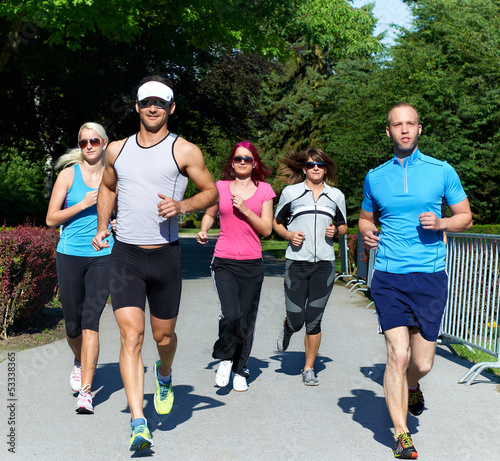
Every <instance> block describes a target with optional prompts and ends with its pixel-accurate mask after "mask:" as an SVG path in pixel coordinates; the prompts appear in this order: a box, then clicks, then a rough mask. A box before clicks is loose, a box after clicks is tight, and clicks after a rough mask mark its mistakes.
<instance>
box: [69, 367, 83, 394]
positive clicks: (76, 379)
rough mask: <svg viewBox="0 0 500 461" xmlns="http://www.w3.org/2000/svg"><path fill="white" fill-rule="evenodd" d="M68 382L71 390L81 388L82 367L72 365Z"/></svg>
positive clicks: (74, 390)
mask: <svg viewBox="0 0 500 461" xmlns="http://www.w3.org/2000/svg"><path fill="white" fill-rule="evenodd" d="M69 384H70V386H71V389H73V392H78V391H79V390H80V389H81V388H82V368H81V367H79V366H77V365H74V366H73V370H72V371H71V375H70V376H69Z"/></svg>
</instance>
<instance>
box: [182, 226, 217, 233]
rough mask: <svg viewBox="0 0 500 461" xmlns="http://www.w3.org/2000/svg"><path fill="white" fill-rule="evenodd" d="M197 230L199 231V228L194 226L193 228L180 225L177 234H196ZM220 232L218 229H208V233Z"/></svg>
mask: <svg viewBox="0 0 500 461" xmlns="http://www.w3.org/2000/svg"><path fill="white" fill-rule="evenodd" d="M198 232H200V229H198V228H195V229H186V228H185V227H182V228H181V229H179V234H184V235H196V234H197V233H198ZM219 232H220V229H210V230H209V231H208V234H218V233H219Z"/></svg>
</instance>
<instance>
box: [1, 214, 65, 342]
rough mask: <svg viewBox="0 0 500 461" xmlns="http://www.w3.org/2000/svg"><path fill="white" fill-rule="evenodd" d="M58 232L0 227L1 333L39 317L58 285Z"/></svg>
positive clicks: (28, 227)
mask: <svg viewBox="0 0 500 461" xmlns="http://www.w3.org/2000/svg"><path fill="white" fill-rule="evenodd" d="M57 241H58V233H57V230H56V229H47V228H37V227H34V226H32V225H30V224H25V225H23V226H17V227H14V228H12V229H7V228H5V227H2V228H0V334H1V335H2V336H3V337H4V338H7V329H8V328H9V327H10V326H13V325H14V324H17V323H22V322H23V321H27V320H32V319H34V318H36V317H37V316H39V315H40V314H41V312H42V309H43V307H44V306H45V304H46V303H47V302H49V301H50V300H51V299H52V298H53V297H54V293H55V289H56V286H57V274H56V251H55V250H56V245H57Z"/></svg>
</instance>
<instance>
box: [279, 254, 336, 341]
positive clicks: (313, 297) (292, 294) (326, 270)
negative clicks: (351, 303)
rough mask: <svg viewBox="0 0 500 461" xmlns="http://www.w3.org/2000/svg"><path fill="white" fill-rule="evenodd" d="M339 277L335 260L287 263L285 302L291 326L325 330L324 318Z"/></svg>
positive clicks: (291, 328)
mask: <svg viewBox="0 0 500 461" xmlns="http://www.w3.org/2000/svg"><path fill="white" fill-rule="evenodd" d="M334 280H335V261H318V262H307V261H292V260H289V259H287V261H286V264H285V302H286V318H287V320H288V325H287V326H288V328H289V329H290V330H291V331H293V332H297V331H299V330H300V329H301V328H302V326H303V325H304V324H305V325H306V333H307V334H308V335H317V334H318V333H320V332H321V319H322V317H323V312H324V311H325V307H326V303H327V302H328V299H329V298H330V294H331V292H332V289H333V282H334Z"/></svg>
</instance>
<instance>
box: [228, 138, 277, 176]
mask: <svg viewBox="0 0 500 461" xmlns="http://www.w3.org/2000/svg"><path fill="white" fill-rule="evenodd" d="M238 147H244V148H245V149H248V150H249V151H250V152H251V153H252V155H253V160H254V163H255V168H253V169H252V181H253V182H254V184H257V183H258V182H259V181H264V178H265V177H266V176H269V175H270V174H271V169H270V168H266V167H265V166H264V164H263V163H262V160H261V159H260V156H259V151H258V150H257V148H256V147H255V146H254V145H253V144H252V143H251V142H250V141H241V142H239V143H238V144H236V146H234V149H233V151H232V152H231V156H230V157H229V160H228V161H227V163H226V166H225V167H224V169H223V170H222V179H224V180H229V179H233V178H234V168H233V159H234V156H235V155H236V150H237V149H238Z"/></svg>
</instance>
